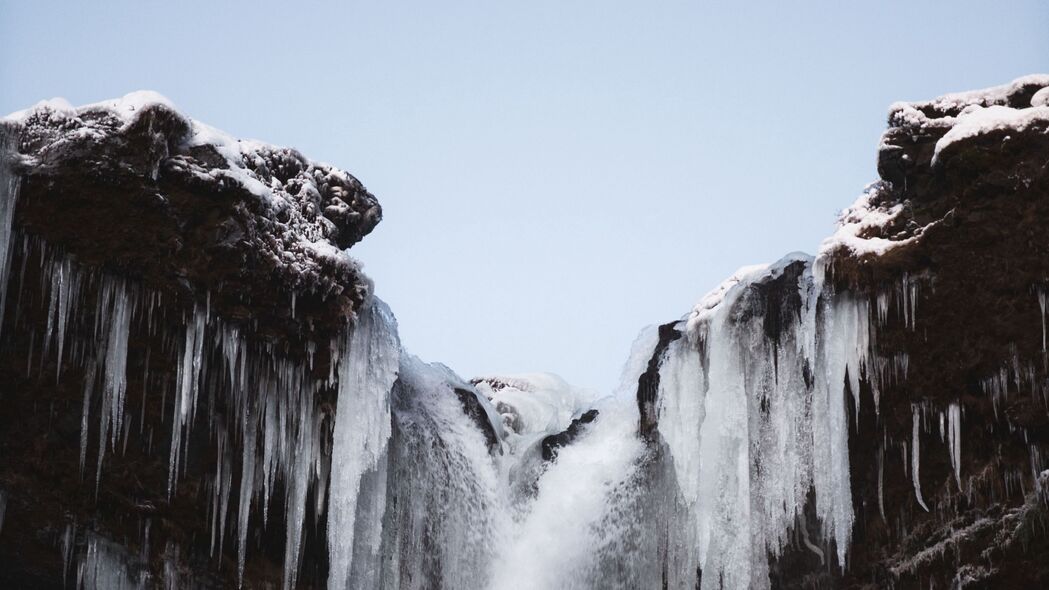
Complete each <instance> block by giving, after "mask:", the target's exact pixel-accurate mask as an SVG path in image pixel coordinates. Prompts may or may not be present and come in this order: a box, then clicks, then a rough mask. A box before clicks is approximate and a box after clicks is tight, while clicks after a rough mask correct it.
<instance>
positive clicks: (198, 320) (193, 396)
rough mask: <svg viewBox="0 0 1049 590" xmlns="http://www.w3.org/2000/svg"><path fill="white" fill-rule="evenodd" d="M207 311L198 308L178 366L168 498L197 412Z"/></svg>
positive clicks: (171, 492) (189, 325)
mask: <svg viewBox="0 0 1049 590" xmlns="http://www.w3.org/2000/svg"><path fill="white" fill-rule="evenodd" d="M207 313H208V312H207V309H206V308H204V307H202V306H200V305H197V306H195V307H194V309H193V319H192V321H190V322H188V323H187V324H186V338H185V342H184V344H183V347H182V363H181V364H180V365H179V366H178V380H177V381H178V386H177V391H176V392H175V412H174V417H173V418H172V422H171V455H170V459H169V461H168V498H169V499H170V498H171V495H172V494H173V493H174V491H175V480H176V479H177V475H178V465H179V456H180V454H181V451H182V437H183V434H184V433H185V431H186V430H187V429H188V426H189V424H190V423H191V422H192V420H193V415H194V413H195V412H196V405H197V391H198V389H199V387H200V373H201V368H202V366H203V362H204V359H203V354H204V331H205V326H206V324H207Z"/></svg>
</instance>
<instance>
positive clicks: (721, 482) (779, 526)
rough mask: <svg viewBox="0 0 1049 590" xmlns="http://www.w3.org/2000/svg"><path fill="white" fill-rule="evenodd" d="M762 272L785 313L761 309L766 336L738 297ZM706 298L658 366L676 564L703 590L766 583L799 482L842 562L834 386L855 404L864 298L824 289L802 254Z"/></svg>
mask: <svg viewBox="0 0 1049 590" xmlns="http://www.w3.org/2000/svg"><path fill="white" fill-rule="evenodd" d="M772 281H783V282H784V284H785V287H784V290H785V291H786V292H787V293H791V292H793V294H794V295H793V297H794V300H795V305H796V308H795V309H793V310H789V309H778V308H773V309H772V310H771V311H767V312H766V313H769V314H771V313H782V314H785V317H781V318H780V319H785V322H784V323H783V325H782V329H781V330H780V331H779V333H778V334H773V335H772V337H769V336H768V335H767V332H766V328H767V322H766V319H767V317H768V316H763V315H760V314H752V313H748V312H747V311H746V310H747V309H748V308H752V307H753V302H746V301H745V299H746V298H756V297H759V295H758V290H757V289H756V287H760V285H762V284H767V283H769V282H772ZM715 293H718V294H717V295H716V296H715V297H714V299H713V300H712V299H711V297H709V296H708V297H707V298H705V299H704V301H702V302H701V303H700V304H699V305H697V308H696V310H695V311H694V312H693V313H692V315H691V316H690V317H689V319H688V322H687V324H686V336H687V337H686V338H684V339H681V340H679V341H677V342H675V343H673V344H671V346H670V349H669V351H668V353H667V359H666V361H665V362H664V363H663V365H662V368H661V371H660V373H661V379H660V395H659V398H660V400H661V407H660V423H659V430H660V433H661V435H662V437H663V440H664V441H665V442H666V444H667V447H668V449H669V451H670V454H671V456H672V457H673V464H674V469H675V473H676V479H677V482H678V485H679V489H680V492H681V498H682V501H683V502H684V505H685V507H686V509H687V515H688V520H687V522H686V525H685V526H687V527H692V528H693V529H694V532H693V534H694V535H695V539H697V541H698V543H697V544H696V546H695V547H694V549H693V550H692V552H691V553H690V554H689V555H687V563H689V564H692V565H691V566H690V567H688V568H679V569H680V570H681V571H683V572H688V571H694V570H695V568H696V567H699V568H701V569H702V570H703V587H704V588H717V587H718V585H719V584H722V583H723V584H725V585H726V586H727V587H763V586H767V585H768V574H767V557H766V556H767V554H772V555H776V554H777V553H778V552H779V551H780V550H781V548H782V547H783V546H784V545H785V543H786V541H787V539H788V534H789V532H790V531H791V530H792V527H793V526H794V524H795V522H796V520H797V519H798V518H799V517H800V516H801V514H802V510H803V508H804V505H805V498H806V495H807V494H808V492H809V491H810V490H811V491H813V492H814V495H815V509H816V513H817V516H818V518H819V520H820V522H822V523H823V527H824V531H823V536H824V537H826V538H827V539H828V540H833V541H835V542H836V544H837V547H838V562H839V564H844V562H845V551H846V548H847V547H848V544H849V539H850V535H851V530H852V522H853V518H854V517H853V513H852V502H851V495H850V494H851V492H850V487H849V481H850V479H849V464H848V454H847V453H848V431H849V422H850V420H849V414H848V410H847V402H846V400H845V395H847V393H848V392H851V396H852V397H853V400H854V401H853V404H854V406H855V407H856V408H858V407H859V377H860V375H861V373H862V372H863V371H865V370H866V367H867V360H868V356H869V345H870V329H871V326H870V313H869V305H868V304H867V302H866V301H865V300H859V299H856V298H854V297H851V296H848V295H842V294H835V293H833V292H832V291H831V290H830V289H829V288H825V287H824V285H823V279H822V269H821V268H820V261H819V260H813V259H811V258H809V257H803V256H790V257H787V258H785V259H784V260H782V261H780V262H779V263H777V264H775V265H772V266H768V267H757V268H750V269H747V270H745V271H743V272H741V273H739V274H738V276H737V277H735V279H734V280H733V282H732V284H731V285H729V286H728V287H727V288H722V289H720V290H719V291H716V292H715ZM785 305H789V303H785ZM688 586H689V581H688V579H687V578H685V579H681V580H679V581H677V582H676V583H673V584H671V587H688Z"/></svg>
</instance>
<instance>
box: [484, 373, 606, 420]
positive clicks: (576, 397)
mask: <svg viewBox="0 0 1049 590" xmlns="http://www.w3.org/2000/svg"><path fill="white" fill-rule="evenodd" d="M474 381H475V382H476V386H477V390H478V391H479V392H481V394H483V395H484V396H485V397H487V398H488V399H489V400H490V401H491V402H492V404H493V405H495V407H496V410H497V411H498V412H500V413H501V414H502V415H503V418H504V420H505V421H506V422H504V425H507V423H509V425H512V426H511V430H512V431H513V432H514V433H515V434H518V435H525V434H536V433H556V432H559V431H561V430H564V429H565V428H567V427H568V425H569V423H570V422H571V421H572V418H573V417H575V416H577V415H579V414H580V413H581V412H582V411H584V410H585V409H586V408H587V407H589V404H590V402H592V401H593V400H594V398H595V397H596V396H597V392H595V391H593V390H589V389H584V388H580V387H575V386H572V385H569V384H568V383H567V382H565V380H564V379H562V378H560V377H558V376H557V375H554V374H553V373H520V374H512V375H485V376H482V377H478V378H475V379H474Z"/></svg>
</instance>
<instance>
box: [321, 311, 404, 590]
mask: <svg viewBox="0 0 1049 590" xmlns="http://www.w3.org/2000/svg"><path fill="white" fill-rule="evenodd" d="M343 354H344V356H343V358H342V360H341V362H340V365H339V407H342V408H352V411H350V412H339V414H338V415H337V417H336V419H335V432H334V435H333V437H334V443H333V448H332V465H331V484H330V486H331V487H330V491H329V500H328V551H329V553H330V556H331V565H330V566H329V567H330V571H329V574H328V588H329V590H339V589H340V588H346V587H349V582H350V580H349V576H350V572H351V569H350V566H351V565H352V560H353V557H354V553H355V546H354V536H355V534H356V530H355V529H357V528H362V529H364V530H362V531H361V535H362V538H363V539H362V540H363V541H365V543H366V547H367V548H368V549H369V550H370V553H371V554H372V555H378V551H379V546H378V543H379V539H380V535H379V534H378V533H377V531H381V527H382V517H381V515H382V513H383V506H381V505H380V506H379V507H378V508H377V510H375V511H374V512H375V514H373V515H372V517H371V518H369V519H362V520H365V522H358V521H357V515H358V514H361V513H362V511H360V510H359V509H358V499H359V498H360V493H361V491H362V481H363V479H364V476H365V474H366V473H369V472H377V473H378V474H380V475H375V474H373V477H378V478H379V481H378V488H379V489H380V490H381V489H384V488H385V486H386V482H385V481H384V480H385V466H382V465H380V461H383V460H385V459H386V451H387V441H388V440H389V438H390V429H391V425H390V390H391V389H392V387H393V383H394V380H395V379H396V378H397V370H398V365H399V361H400V343H399V342H398V340H397V333H396V324H395V323H394V322H393V316H392V314H391V313H390V312H389V310H388V309H387V308H386V306H385V305H383V304H381V303H377V304H374V305H372V306H370V307H369V308H368V309H367V310H365V311H364V313H362V314H360V316H359V318H358V321H357V324H356V325H355V326H354V329H353V330H352V332H351V335H350V337H349V339H348V342H347V344H346V346H345V351H344V353H343ZM373 493H374V492H373ZM376 495H377V496H381V494H376ZM364 514H367V512H364ZM300 517H301V515H300ZM369 545H370V546H369Z"/></svg>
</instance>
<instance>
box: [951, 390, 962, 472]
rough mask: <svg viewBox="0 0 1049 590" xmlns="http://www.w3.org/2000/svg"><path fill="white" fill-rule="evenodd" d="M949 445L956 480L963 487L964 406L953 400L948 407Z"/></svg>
mask: <svg viewBox="0 0 1049 590" xmlns="http://www.w3.org/2000/svg"><path fill="white" fill-rule="evenodd" d="M947 447H948V449H949V450H950V452H951V467H953V468H954V481H955V482H956V483H957V484H958V489H959V490H960V489H961V488H962V408H961V406H960V405H959V404H958V402H953V403H951V405H950V406H949V407H948V408H947Z"/></svg>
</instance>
